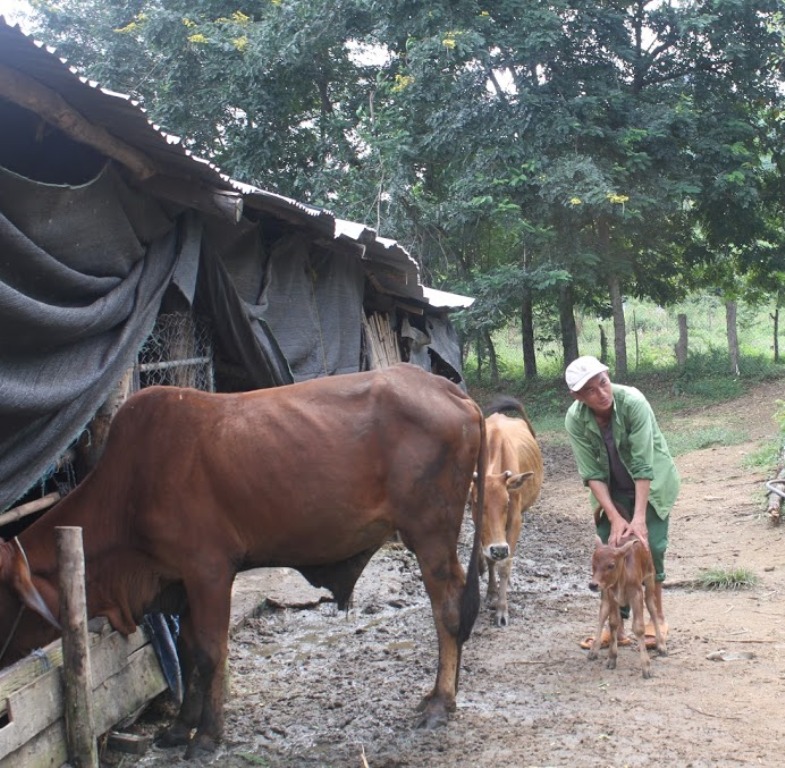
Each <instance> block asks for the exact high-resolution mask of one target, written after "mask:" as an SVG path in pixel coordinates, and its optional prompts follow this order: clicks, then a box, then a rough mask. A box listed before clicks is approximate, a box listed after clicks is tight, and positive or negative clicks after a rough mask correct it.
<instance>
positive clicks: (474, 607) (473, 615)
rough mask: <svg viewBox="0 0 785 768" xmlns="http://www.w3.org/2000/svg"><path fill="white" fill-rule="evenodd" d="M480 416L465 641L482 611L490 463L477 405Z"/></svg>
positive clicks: (461, 635)
mask: <svg viewBox="0 0 785 768" xmlns="http://www.w3.org/2000/svg"><path fill="white" fill-rule="evenodd" d="M477 411H478V414H479V416H480V451H479V453H478V455H477V480H476V487H477V506H476V519H475V521H474V543H473V544H472V554H471V557H470V559H469V567H468V568H467V570H466V585H465V587H464V589H463V595H462V596H461V618H460V623H459V625H458V642H459V643H465V642H466V641H467V640H468V639H469V635H471V633H472V628H473V627H474V622H475V621H476V620H477V615H478V614H479V612H480V557H481V556H482V540H481V539H482V516H483V510H484V509H485V473H486V468H487V465H488V443H487V441H486V439H485V418H484V417H483V415H482V411H480V407H479V406H477Z"/></svg>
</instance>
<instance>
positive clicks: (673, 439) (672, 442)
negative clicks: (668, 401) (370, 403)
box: [663, 426, 748, 456]
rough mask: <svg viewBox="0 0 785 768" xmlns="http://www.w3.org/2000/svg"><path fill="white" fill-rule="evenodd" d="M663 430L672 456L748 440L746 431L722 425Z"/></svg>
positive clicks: (737, 443)
mask: <svg viewBox="0 0 785 768" xmlns="http://www.w3.org/2000/svg"><path fill="white" fill-rule="evenodd" d="M663 431H664V433H665V439H666V440H667V441H668V448H669V449H670V452H671V455H672V456H681V455H682V454H685V453H690V451H700V450H703V449H704V448H711V447H712V446H715V445H739V444H741V443H744V442H746V441H747V440H748V436H747V433H746V432H744V431H742V430H738V429H728V428H726V427H723V426H716V427H704V428H703V429H688V430H683V431H682V430H678V429H671V430H667V429H664V430H663Z"/></svg>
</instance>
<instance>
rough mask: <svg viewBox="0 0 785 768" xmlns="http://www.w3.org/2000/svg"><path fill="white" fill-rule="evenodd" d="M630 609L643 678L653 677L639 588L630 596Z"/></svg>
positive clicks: (641, 595) (641, 591)
mask: <svg viewBox="0 0 785 768" xmlns="http://www.w3.org/2000/svg"><path fill="white" fill-rule="evenodd" d="M630 607H631V608H632V631H633V632H634V633H635V637H636V639H637V641H638V655H639V657H640V660H641V671H642V673H643V677H644V678H646V679H648V678H650V677H651V661H650V660H649V652H648V651H647V650H646V622H645V620H644V616H643V590H642V589H641V587H637V588H636V589H635V590H634V592H633V593H632V594H631V595H630Z"/></svg>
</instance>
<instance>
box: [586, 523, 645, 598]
mask: <svg viewBox="0 0 785 768" xmlns="http://www.w3.org/2000/svg"><path fill="white" fill-rule="evenodd" d="M636 543H638V539H630V540H629V541H627V542H625V543H624V544H622V545H621V546H620V547H613V546H611V545H610V544H603V543H602V539H601V538H600V537H599V536H595V537H594V554H593V555H592V558H591V571H592V575H591V581H590V582H589V589H591V590H592V591H593V592H597V591H599V590H604V589H611V588H613V587H614V586H616V583H617V582H618V580H619V574H620V573H621V569H622V568H623V567H624V558H625V557H626V555H627V552H629V551H630V550H631V549H632V548H633V547H634V546H635V544H636Z"/></svg>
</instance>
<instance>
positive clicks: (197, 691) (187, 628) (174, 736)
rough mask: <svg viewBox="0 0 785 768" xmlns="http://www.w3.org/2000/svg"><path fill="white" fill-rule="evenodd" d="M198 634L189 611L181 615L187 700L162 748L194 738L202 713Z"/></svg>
mask: <svg viewBox="0 0 785 768" xmlns="http://www.w3.org/2000/svg"><path fill="white" fill-rule="evenodd" d="M193 643H194V636H193V629H192V627H191V619H190V616H189V614H188V613H187V611H186V612H185V613H183V614H181V615H180V633H179V636H178V638H177V653H178V657H179V660H180V674H181V676H182V680H183V703H182V704H181V705H180V711H179V712H178V714H177V718H176V719H175V721H174V723H172V725H171V726H170V727H169V728H168V729H167V730H166V731H164V733H163V734H161V736H160V737H159V738H158V739H157V741H156V743H157V745H158V746H160V747H180V746H183V745H185V744H187V743H188V742H189V741H190V739H191V732H192V731H193V729H194V728H196V726H197V725H198V724H199V719H200V718H201V716H202V701H203V699H204V692H203V690H202V687H201V683H200V680H199V676H198V674H197V670H196V665H195V664H194V648H193Z"/></svg>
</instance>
